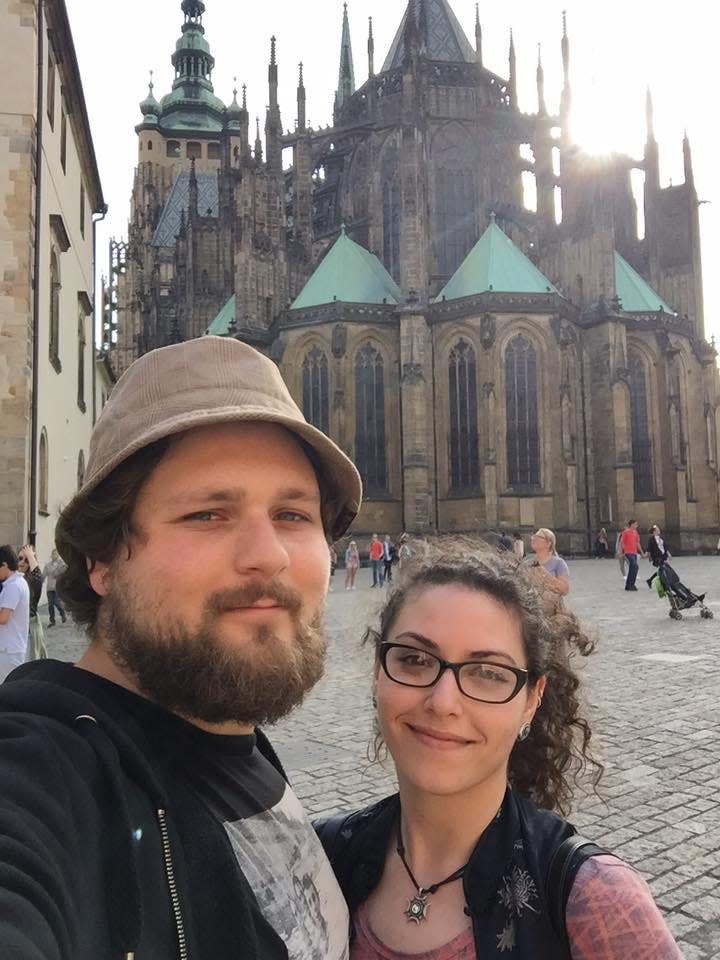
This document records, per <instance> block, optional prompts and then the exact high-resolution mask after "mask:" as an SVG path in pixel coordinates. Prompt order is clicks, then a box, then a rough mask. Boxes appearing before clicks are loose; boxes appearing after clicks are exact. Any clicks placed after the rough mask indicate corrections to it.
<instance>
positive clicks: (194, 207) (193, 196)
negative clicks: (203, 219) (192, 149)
mask: <svg viewBox="0 0 720 960" xmlns="http://www.w3.org/2000/svg"><path fill="white" fill-rule="evenodd" d="M199 204H200V192H199V190H198V179H197V173H196V172H195V159H194V158H193V160H192V161H191V162H190V207H189V217H190V220H191V221H193V220H195V218H196V217H197V216H198V214H199V212H200V207H199Z"/></svg>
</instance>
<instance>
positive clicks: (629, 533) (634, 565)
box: [621, 520, 646, 590]
mask: <svg viewBox="0 0 720 960" xmlns="http://www.w3.org/2000/svg"><path fill="white" fill-rule="evenodd" d="M621 549H622V552H623V553H624V554H625V556H626V557H627V562H628V575H627V580H626V581H625V589H626V590H637V587H636V586H635V581H636V580H637V575H638V566H639V564H638V555H640V556H641V557H645V556H646V554H645V552H644V551H643V548H642V546H641V544H640V534H639V533H638V524H637V520H629V521H628V525H627V527H626V528H625V529H624V530H623V533H622V540H621Z"/></svg>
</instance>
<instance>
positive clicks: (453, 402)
mask: <svg viewBox="0 0 720 960" xmlns="http://www.w3.org/2000/svg"><path fill="white" fill-rule="evenodd" d="M448 375H449V385H450V438H449V444H450V489H451V491H452V492H454V493H460V492H475V491H477V489H478V487H479V485H480V460H479V455H478V415H477V374H476V368H475V351H474V350H473V348H472V347H471V346H470V344H469V343H467V342H466V341H465V340H459V341H458V342H457V344H456V345H455V346H454V347H453V349H452V350H451V351H450V359H449V369H448Z"/></svg>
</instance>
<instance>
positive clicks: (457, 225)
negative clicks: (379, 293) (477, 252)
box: [432, 125, 478, 279]
mask: <svg viewBox="0 0 720 960" xmlns="http://www.w3.org/2000/svg"><path fill="white" fill-rule="evenodd" d="M471 151H472V148H471V146H470V144H469V142H468V138H467V136H466V135H465V133H464V132H463V131H462V129H460V128H459V127H457V126H456V125H452V126H449V127H447V128H446V129H444V130H443V131H442V133H441V134H439V135H438V137H437V139H436V142H435V143H434V144H433V148H432V162H433V169H434V187H435V197H434V209H433V211H432V222H433V238H434V240H433V243H434V254H435V268H434V269H435V273H436V274H437V275H438V276H439V277H442V278H444V279H447V278H449V277H450V276H452V274H453V273H455V271H456V270H457V268H458V267H459V266H460V264H461V263H462V261H463V260H464V259H465V257H466V255H467V253H468V252H469V250H470V248H471V247H472V245H473V244H474V243H475V241H476V240H477V238H478V233H477V222H476V216H475V207H476V203H475V178H474V174H473V160H472V152H471Z"/></svg>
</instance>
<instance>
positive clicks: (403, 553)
mask: <svg viewBox="0 0 720 960" xmlns="http://www.w3.org/2000/svg"><path fill="white" fill-rule="evenodd" d="M398 543H399V546H398V570H402V569H403V568H404V566H405V565H406V564H407V562H408V561H409V559H410V557H412V547H411V546H410V538H409V537H408V535H407V534H406V533H403V534H402V535H401V536H400V540H399V541H398Z"/></svg>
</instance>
